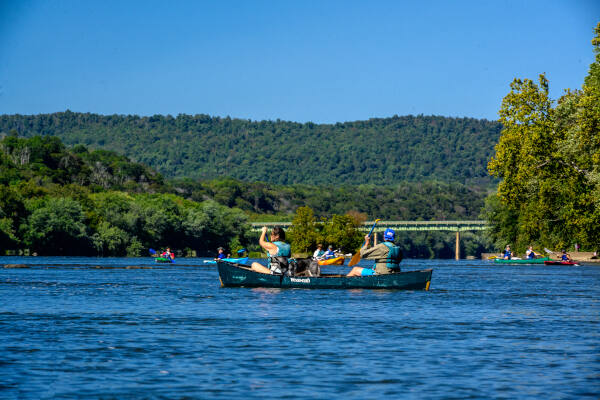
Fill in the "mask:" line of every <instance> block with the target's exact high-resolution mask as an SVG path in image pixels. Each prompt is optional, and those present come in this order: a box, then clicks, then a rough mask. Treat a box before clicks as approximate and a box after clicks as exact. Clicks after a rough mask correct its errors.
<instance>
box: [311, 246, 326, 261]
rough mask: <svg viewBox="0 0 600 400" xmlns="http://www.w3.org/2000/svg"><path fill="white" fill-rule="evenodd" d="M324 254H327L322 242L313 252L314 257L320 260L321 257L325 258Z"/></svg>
mask: <svg viewBox="0 0 600 400" xmlns="http://www.w3.org/2000/svg"><path fill="white" fill-rule="evenodd" d="M323 254H325V252H324V251H323V245H322V244H321V243H319V244H318V245H317V249H316V250H315V252H314V253H313V258H316V259H317V260H320V259H321V258H323Z"/></svg>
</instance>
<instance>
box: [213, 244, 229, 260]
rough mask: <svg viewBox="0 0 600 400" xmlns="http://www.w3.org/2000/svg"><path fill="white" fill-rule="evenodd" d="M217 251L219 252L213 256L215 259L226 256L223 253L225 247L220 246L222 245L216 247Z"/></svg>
mask: <svg viewBox="0 0 600 400" xmlns="http://www.w3.org/2000/svg"><path fill="white" fill-rule="evenodd" d="M217 251H218V253H219V254H217V258H215V261H216V260H222V259H224V258H227V256H226V255H225V249H224V248H222V247H219V248H218V249H217Z"/></svg>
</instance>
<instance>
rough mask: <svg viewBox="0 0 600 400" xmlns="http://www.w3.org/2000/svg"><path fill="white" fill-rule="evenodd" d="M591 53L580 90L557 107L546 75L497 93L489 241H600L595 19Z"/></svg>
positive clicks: (599, 35) (599, 65)
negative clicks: (494, 196)
mask: <svg viewBox="0 0 600 400" xmlns="http://www.w3.org/2000/svg"><path fill="white" fill-rule="evenodd" d="M592 43H593V44H594V50H595V52H596V60H595V62H594V64H592V66H591V67H590V73H589V75H588V77H586V80H585V84H584V85H583V89H582V90H581V91H567V92H566V94H565V95H564V96H563V97H561V99H559V101H558V104H557V106H556V108H553V104H552V101H551V100H550V98H549V96H548V81H547V80H546V78H545V76H544V75H540V78H539V84H537V85H536V84H535V83H533V82H532V81H531V80H528V79H525V80H520V79H515V80H514V81H513V83H512V84H511V92H510V93H509V94H508V95H507V96H506V97H505V98H504V99H503V101H502V107H501V109H500V122H501V123H502V125H503V129H502V132H501V136H500V141H499V142H498V145H497V146H496V154H495V155H494V157H492V159H491V160H490V162H489V164H488V169H489V171H490V173H491V174H492V175H493V176H496V177H498V178H501V179H502V180H501V182H500V184H499V185H498V198H499V200H500V201H499V202H495V201H489V202H488V203H487V214H488V216H489V217H491V218H495V219H492V220H490V222H491V224H492V226H493V229H492V235H494V236H495V239H496V241H498V240H504V241H505V242H510V243H512V244H513V245H516V247H517V248H520V249H524V248H525V246H527V245H528V244H532V243H537V244H542V245H545V246H556V247H565V246H568V245H570V244H573V243H575V242H577V243H580V244H581V245H582V246H583V247H584V248H586V247H587V248H594V247H595V246H597V243H598V242H599V241H600V228H599V226H600V211H598V210H599V209H600V207H599V205H600V196H599V194H600V186H599V179H598V176H599V175H598V172H599V165H600V162H599V161H600V87H599V86H598V82H600V79H599V75H600V24H598V26H597V27H596V37H595V38H594V40H593V41H592Z"/></svg>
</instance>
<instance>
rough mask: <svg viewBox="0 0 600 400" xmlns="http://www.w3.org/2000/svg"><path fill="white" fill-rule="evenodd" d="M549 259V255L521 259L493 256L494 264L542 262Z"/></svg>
mask: <svg viewBox="0 0 600 400" xmlns="http://www.w3.org/2000/svg"><path fill="white" fill-rule="evenodd" d="M548 260H550V258H549V257H542V258H532V259H527V258H525V259H523V260H505V259H503V258H495V259H494V264H543V263H544V261H548Z"/></svg>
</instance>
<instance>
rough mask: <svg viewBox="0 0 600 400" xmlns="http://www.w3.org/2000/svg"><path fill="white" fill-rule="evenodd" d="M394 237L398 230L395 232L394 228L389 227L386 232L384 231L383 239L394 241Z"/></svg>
mask: <svg viewBox="0 0 600 400" xmlns="http://www.w3.org/2000/svg"><path fill="white" fill-rule="evenodd" d="M394 237H396V232H394V230H393V229H392V228H387V229H386V230H385V232H383V240H387V241H389V242H393V241H394Z"/></svg>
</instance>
